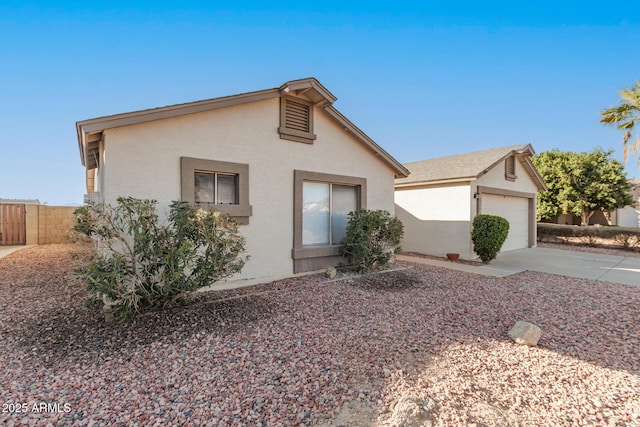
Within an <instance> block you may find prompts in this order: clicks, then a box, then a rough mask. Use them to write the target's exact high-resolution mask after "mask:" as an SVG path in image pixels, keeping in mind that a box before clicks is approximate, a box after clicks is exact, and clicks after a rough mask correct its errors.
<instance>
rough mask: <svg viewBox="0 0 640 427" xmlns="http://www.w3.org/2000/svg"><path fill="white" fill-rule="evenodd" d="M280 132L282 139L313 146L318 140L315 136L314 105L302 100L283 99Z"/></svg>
mask: <svg viewBox="0 0 640 427" xmlns="http://www.w3.org/2000/svg"><path fill="white" fill-rule="evenodd" d="M278 132H279V133H280V138H282V139H288V140H290V141H297V142H305V143H308V144H312V143H313V141H314V140H315V139H316V136H315V135H314V134H313V105H312V104H311V103H310V102H306V101H305V100H302V99H298V98H292V97H282V101H281V103H280V127H279V128H278Z"/></svg>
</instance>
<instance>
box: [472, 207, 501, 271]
mask: <svg viewBox="0 0 640 427" xmlns="http://www.w3.org/2000/svg"><path fill="white" fill-rule="evenodd" d="M508 235H509V221H507V220H506V219H504V218H503V217H501V216H498V215H476V217H475V218H474V219H473V229H472V231H471V240H472V241H473V250H474V251H475V252H476V253H477V254H478V256H479V257H480V259H481V260H482V262H490V261H491V260H492V259H494V258H495V257H496V255H498V252H500V249H501V248H502V245H503V244H504V242H505V240H507V236H508Z"/></svg>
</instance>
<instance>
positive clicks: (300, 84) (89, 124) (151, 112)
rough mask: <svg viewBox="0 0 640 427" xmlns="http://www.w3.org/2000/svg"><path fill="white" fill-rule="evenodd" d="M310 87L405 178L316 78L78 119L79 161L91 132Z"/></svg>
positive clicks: (336, 116)
mask: <svg viewBox="0 0 640 427" xmlns="http://www.w3.org/2000/svg"><path fill="white" fill-rule="evenodd" d="M309 90H314V91H315V92H316V98H317V96H318V95H319V96H320V98H321V99H320V100H319V101H317V102H315V105H316V106H318V107H320V108H322V109H324V110H325V111H326V112H327V113H329V115H330V116H331V117H333V119H334V120H336V121H338V123H340V124H341V125H343V126H344V128H345V130H346V131H348V132H350V133H352V134H353V135H354V136H355V138H356V139H358V140H359V141H360V142H362V143H363V144H364V145H366V146H367V147H368V148H369V149H370V150H371V151H373V153H374V154H375V155H376V156H378V157H381V158H382V159H383V160H384V161H385V162H386V163H387V164H388V165H389V166H390V167H391V168H392V169H393V170H394V172H395V177H396V178H404V177H407V176H408V175H409V170H408V169H407V168H405V167H404V166H403V165H402V164H401V163H400V162H398V161H397V160H396V159H394V158H393V156H391V155H390V154H389V153H388V152H387V151H385V150H384V149H383V148H382V147H380V146H379V145H378V144H377V143H376V142H375V141H373V140H372V139H371V138H369V136H367V135H366V134H365V133H364V132H363V131H362V130H360V129H359V128H358V127H357V126H356V125H354V124H353V123H352V122H351V121H349V120H348V119H347V118H346V117H345V116H343V115H342V114H341V113H340V112H339V111H338V110H336V109H335V108H334V107H333V105H332V104H333V102H335V101H336V100H337V98H336V97H335V96H334V95H333V94H332V93H331V92H330V91H329V90H328V89H327V88H325V87H324V86H323V85H322V84H321V83H320V82H319V81H318V80H317V79H315V78H314V77H308V78H304V79H298V80H291V81H288V82H286V83H284V84H283V85H281V86H280V87H278V88H273V89H265V90H260V91H255V92H247V93H242V94H238V95H230V96H224V97H220V98H212V99H206V100H203V101H195V102H187V103H183V104H175V105H168V106H166V107H159V108H151V109H146V110H138V111H132V112H128V113H120V114H114V115H110V116H103V117H97V118H93V119H87V120H81V121H78V122H76V133H77V137H78V148H79V151H80V160H81V162H82V165H83V166H86V164H87V149H88V147H87V146H88V143H87V136H88V135H91V134H99V133H101V132H103V131H104V130H107V129H113V128H118V127H122V126H129V125H136V124H140V123H146V122H150V121H154V120H161V119H167V118H171V117H178V116H183V115H187V114H193V113H200V112H204V111H211V110H216V109H218V108H226V107H231V106H235V105H241V104H246V103H250V102H256V101H263V100H267V99H272V98H279V97H281V96H282V95H283V94H285V93H288V92H290V91H297V92H298V93H299V94H304V92H306V91H309Z"/></svg>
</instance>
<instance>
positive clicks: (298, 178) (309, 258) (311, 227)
mask: <svg viewBox="0 0 640 427" xmlns="http://www.w3.org/2000/svg"><path fill="white" fill-rule="evenodd" d="M366 195H367V180H366V179H365V178H358V177H351V176H344V175H333V174H325V173H319V172H307V171H299V170H296V171H294V195H293V203H294V220H293V225H294V227H293V228H294V234H293V251H292V257H293V260H294V272H296V273H300V272H303V271H310V270H318V269H321V268H327V267H329V266H333V265H336V264H337V262H338V261H340V259H341V258H340V254H339V249H340V242H341V241H342V239H343V238H344V236H345V234H346V230H347V221H348V215H349V212H352V211H355V210H358V209H366V208H367V198H366Z"/></svg>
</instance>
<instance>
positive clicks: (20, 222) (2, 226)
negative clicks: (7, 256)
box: [0, 204, 27, 245]
mask: <svg viewBox="0 0 640 427" xmlns="http://www.w3.org/2000/svg"><path fill="white" fill-rule="evenodd" d="M26 243H27V239H26V227H25V209H24V205H7V204H0V245H24V244H26Z"/></svg>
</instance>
